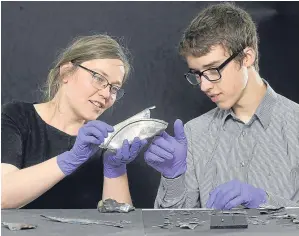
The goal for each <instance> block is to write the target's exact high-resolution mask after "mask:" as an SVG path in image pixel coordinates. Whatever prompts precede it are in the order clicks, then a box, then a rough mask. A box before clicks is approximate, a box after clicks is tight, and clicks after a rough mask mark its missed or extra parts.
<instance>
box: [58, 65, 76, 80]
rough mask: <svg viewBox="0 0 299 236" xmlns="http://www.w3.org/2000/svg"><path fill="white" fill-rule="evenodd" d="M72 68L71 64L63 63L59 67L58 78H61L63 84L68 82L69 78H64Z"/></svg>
mask: <svg viewBox="0 0 299 236" xmlns="http://www.w3.org/2000/svg"><path fill="white" fill-rule="evenodd" d="M72 67H73V64H72V63H71V62H67V63H64V64H62V65H61V66H60V67H59V75H60V78H62V82H63V83H67V82H68V79H69V78H68V76H65V75H66V74H67V73H68V72H69V71H70V69H71V68H72Z"/></svg>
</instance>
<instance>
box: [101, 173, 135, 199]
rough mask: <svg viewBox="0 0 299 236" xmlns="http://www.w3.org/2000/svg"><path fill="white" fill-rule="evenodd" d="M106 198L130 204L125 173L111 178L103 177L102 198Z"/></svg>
mask: <svg viewBox="0 0 299 236" xmlns="http://www.w3.org/2000/svg"><path fill="white" fill-rule="evenodd" d="M108 198H111V199H114V200H116V201H117V202H120V203H129V204H130V205H132V200H131V195H130V190H129V184H128V177H127V174H124V175H122V176H119V177H117V178H112V179H110V178H107V177H104V187H103V196H102V199H103V200H106V199H108Z"/></svg>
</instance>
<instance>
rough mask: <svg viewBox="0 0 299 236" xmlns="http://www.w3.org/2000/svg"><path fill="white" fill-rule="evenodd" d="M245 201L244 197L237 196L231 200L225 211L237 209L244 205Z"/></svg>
mask: <svg viewBox="0 0 299 236" xmlns="http://www.w3.org/2000/svg"><path fill="white" fill-rule="evenodd" d="M243 201H244V199H243V197H242V196H237V197H236V198H234V199H231V200H230V201H229V202H228V203H226V205H225V206H224V209H225V210H230V209H232V208H234V207H237V206H239V205H241V204H242V203H243Z"/></svg>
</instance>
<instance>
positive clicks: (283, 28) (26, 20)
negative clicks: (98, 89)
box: [1, 2, 299, 208]
mask: <svg viewBox="0 0 299 236" xmlns="http://www.w3.org/2000/svg"><path fill="white" fill-rule="evenodd" d="M207 4H210V3H209V2H2V3H1V5H2V8H1V10H2V19H1V20H2V21H1V22H2V28H1V30H2V45H1V46H2V80H1V83H2V84H1V85H2V93H1V99H2V104H4V103H6V102H10V101H11V100H24V101H30V102H33V101H39V100H40V95H41V93H40V92H39V88H40V87H41V86H42V85H43V84H44V82H45V81H46V76H47V73H48V70H49V68H50V66H51V63H52V62H53V60H54V59H55V57H56V55H57V53H58V51H59V50H60V49H62V48H64V47H65V46H66V45H67V44H68V43H69V41H70V40H72V38H73V37H76V36H78V35H88V34H92V33H108V34H110V35H113V36H116V37H123V42H124V43H125V44H126V45H127V46H128V48H129V49H130V51H131V54H132V59H133V66H134V71H133V74H132V76H131V77H130V79H129V81H128V83H127V84H126V85H125V89H126V95H125V97H124V98H123V99H122V100H121V101H120V102H118V103H117V104H116V105H115V106H114V108H113V109H112V110H111V111H107V112H106V113H105V114H104V115H103V116H102V117H101V119H102V120H104V121H107V122H108V123H110V124H111V125H114V124H116V123H118V122H120V121H121V120H123V119H125V118H127V117H129V116H132V115H134V114H135V113H137V112H139V111H141V110H143V109H144V108H146V107H149V106H152V105H156V106H157V108H156V110H154V112H153V117H154V118H158V119H163V120H165V121H167V122H169V123H170V125H169V129H168V131H169V132H170V133H172V127H173V125H172V124H173V122H174V121H175V119H176V118H180V119H182V120H183V122H184V123H185V122H187V121H188V120H190V119H192V118H194V117H196V116H199V115H201V114H203V113H204V112H207V111H208V110H210V109H211V108H213V107H214V104H213V103H212V102H211V101H209V99H208V98H206V97H205V96H204V95H203V94H202V93H201V92H200V90H199V88H193V87H191V86H190V85H189V84H188V83H187V82H186V81H185V79H184V77H183V74H184V72H186V70H187V66H186V64H185V62H184V61H183V60H182V59H181V58H180V57H179V56H178V54H177V51H176V47H177V44H178V41H179V39H180V37H181V34H182V32H183V30H184V28H185V27H186V26H187V25H188V24H189V22H190V21H191V19H192V18H193V17H194V16H196V14H197V13H198V12H199V11H200V10H201V9H202V8H203V7H204V6H206V5H207ZM237 4H238V5H241V6H243V7H244V8H245V9H246V10H248V11H249V12H250V13H251V14H252V16H253V19H254V20H255V21H256V23H257V26H258V31H259V35H260V41H261V42H260V72H261V75H262V77H263V78H265V79H266V80H268V81H269V82H270V85H271V86H272V87H273V88H274V89H275V90H276V91H277V92H278V93H280V94H282V95H284V96H286V97H288V98H290V99H291V100H294V101H295V102H297V103H299V95H298V88H299V82H298V58H297V56H298V54H299V46H298V42H299V30H298V29H299V2H238V3H237ZM128 173H129V180H130V187H131V193H132V198H133V201H134V204H135V206H136V207H142V208H147V207H153V202H154V198H155V195H156V191H157V187H158V184H159V179H160V176H159V174H158V173H157V172H155V171H154V170H152V169H151V168H150V167H148V166H146V164H145V163H144V160H143V155H142V154H141V155H139V157H138V158H137V159H136V160H135V161H134V162H133V163H132V164H130V165H129V167H128Z"/></svg>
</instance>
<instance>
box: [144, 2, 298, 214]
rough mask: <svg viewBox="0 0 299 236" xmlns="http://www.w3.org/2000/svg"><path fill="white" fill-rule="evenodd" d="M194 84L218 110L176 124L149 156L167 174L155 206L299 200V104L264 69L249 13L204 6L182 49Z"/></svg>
mask: <svg viewBox="0 0 299 236" xmlns="http://www.w3.org/2000/svg"><path fill="white" fill-rule="evenodd" d="M179 52H180V54H181V55H182V56H183V57H184V58H185V59H186V61H187V64H188V66H189V68H190V70H189V72H188V73H186V74H185V77H186V79H187V80H188V81H189V82H190V83H191V84H192V85H199V86H200V89H201V90H202V91H203V92H204V93H205V94H206V95H207V96H208V97H210V98H211V100H212V101H213V102H214V103H216V105H217V108H215V109H213V110H211V111H209V112H207V113H206V114H203V115H202V116H200V117H197V118H195V119H193V120H191V121H189V122H188V123H187V124H186V125H185V128H184V127H183V124H182V121H180V120H177V121H176V122H175V124H174V134H175V135H174V137H172V136H170V135H168V134H167V133H165V132H164V133H163V134H162V135H161V136H160V137H157V138H155V140H154V141H153V143H152V144H151V146H150V147H149V148H148V150H147V151H146V153H145V160H146V162H147V163H148V164H149V165H150V166H152V167H153V168H155V169H156V170H157V171H159V172H160V173H161V174H162V178H161V183H160V187H159V190H158V194H157V198H156V201H155V207H156V208H193V207H207V208H215V209H231V208H233V207H238V206H240V205H242V206H243V207H248V208H257V207H261V206H266V205H270V206H298V205H299V193H298V189H299V105H298V104H296V103H294V102H292V101H290V100H289V99H287V98H285V97H283V96H281V95H279V94H277V93H276V92H275V91H274V90H273V89H272V88H271V87H270V85H269V84H268V82H267V81H265V80H264V79H262V78H261V77H260V75H259V73H258V37H257V32H256V27H255V24H254V23H253V21H252V19H251V17H250V15H249V14H248V13H247V12H245V11H244V10H242V9H240V8H239V7H237V6H234V5H232V4H230V3H222V4H217V5H213V6H210V7H208V8H206V9H204V10H203V11H202V12H201V13H200V14H199V15H198V16H197V17H196V18H195V19H194V20H193V21H192V22H191V24H190V25H189V26H188V28H187V29H186V31H185V33H184V35H183V37H182V40H181V42H180V46H179Z"/></svg>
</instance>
